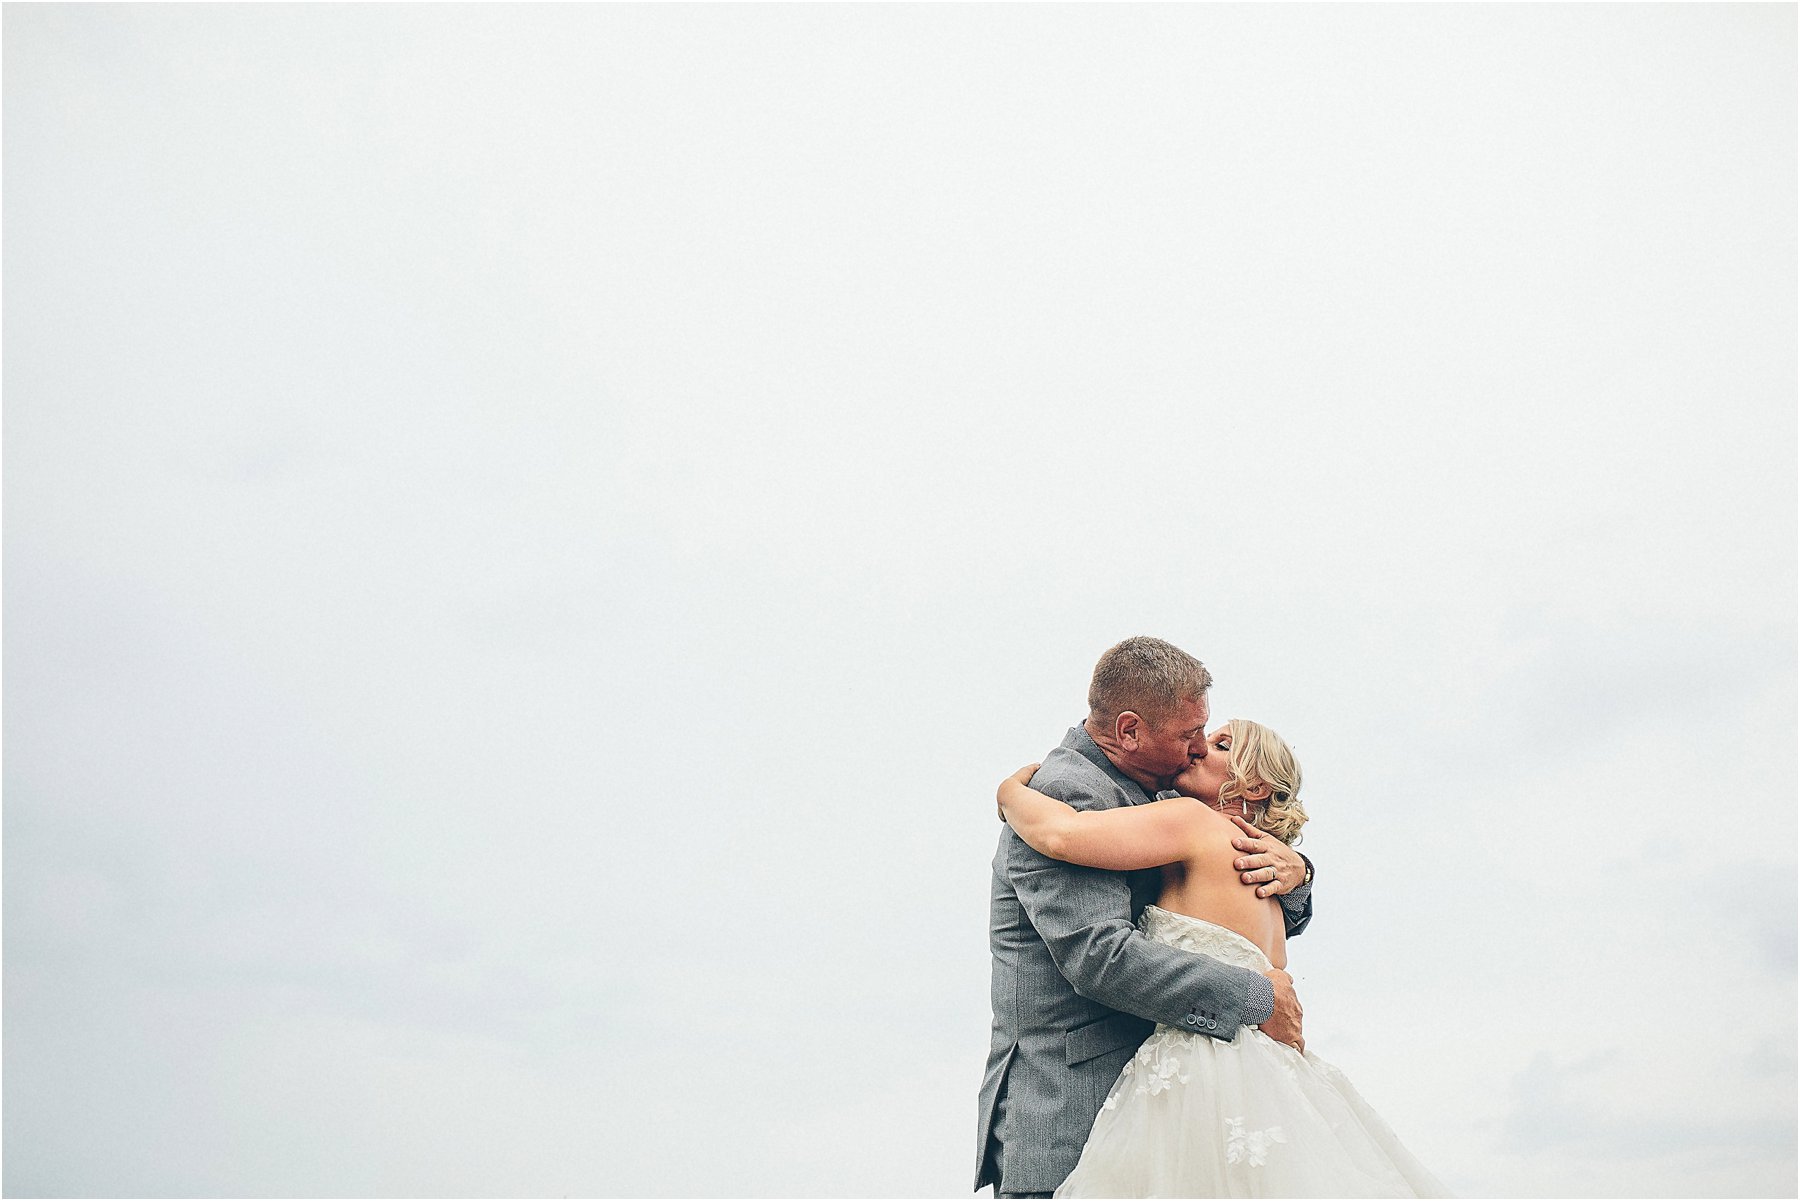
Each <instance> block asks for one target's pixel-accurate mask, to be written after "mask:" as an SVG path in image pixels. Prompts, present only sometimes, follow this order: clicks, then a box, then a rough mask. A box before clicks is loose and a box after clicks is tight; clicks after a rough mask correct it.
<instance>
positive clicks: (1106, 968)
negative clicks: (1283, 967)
mask: <svg viewBox="0 0 1800 1201" xmlns="http://www.w3.org/2000/svg"><path fill="white" fill-rule="evenodd" d="M1002 837H1004V838H1005V839H1006V842H1007V848H1008V849H1007V874H1008V875H1009V876H1010V877H1011V879H1012V883H1013V887H1014V889H1015V890H1016V891H1017V893H1018V897H1019V901H1020V903H1021V904H1022V905H1024V907H1025V912H1026V914H1027V916H1029V917H1030V919H1031V924H1032V925H1033V926H1034V927H1035V928H1036V929H1037V932H1038V935H1039V937H1041V938H1042V939H1043V940H1044V945H1045V946H1046V947H1047V948H1049V951H1050V956H1051V958H1052V959H1054V960H1055V961H1056V966H1057V969H1058V970H1059V971H1061V972H1062V974H1063V976H1064V977H1065V978H1066V979H1067V980H1068V981H1069V983H1070V985H1071V986H1073V987H1074V989H1075V991H1076V992H1078V993H1080V994H1081V995H1082V996H1084V997H1089V998H1091V999H1093V1000H1095V1001H1098V1002H1100V1003H1101V1004H1102V1005H1105V1006H1107V1007H1109V1008H1112V1009H1119V1010H1123V1011H1125V1012H1126V1013H1134V1014H1136V1015H1137V1016H1139V1017H1141V1018H1147V1019H1149V1020H1150V1021H1153V1022H1164V1023H1166V1024H1168V1025H1170V1026H1174V1027H1176V1028H1178V1029H1183V1030H1191V1031H1193V1032H1195V1033H1197V1034H1207V1035H1211V1036H1213V1037H1215V1038H1221V1039H1230V1038H1232V1037H1234V1036H1235V1035H1236V1034H1237V1031H1238V1027H1239V1026H1241V1025H1244V1024H1246V1023H1262V1022H1267V1021H1268V1020H1269V1018H1270V1016H1271V1015H1272V1014H1273V1012H1274V1008H1275V990H1274V986H1273V984H1271V983H1270V981H1269V979H1268V978H1267V977H1266V976H1264V975H1262V974H1261V973H1260V972H1253V971H1251V970H1249V969H1248V968H1240V967H1233V966H1231V965H1230V964H1226V963H1221V962H1219V961H1218V960H1216V959H1211V958H1208V957H1207V956H1204V955H1195V954H1193V953H1192V952H1189V951H1183V950H1179V949H1177V948H1175V947H1170V946H1165V945H1164V944H1162V943H1157V942H1152V941H1150V940H1149V939H1147V938H1145V937H1144V936H1143V935H1142V934H1140V933H1139V932H1138V930H1137V928H1136V926H1134V925H1133V924H1132V921H1131V888H1130V883H1129V879H1128V877H1127V876H1125V875H1124V874H1123V873H1120V872H1109V871H1102V870H1100V869H1098V868H1091V867H1077V866H1075V865H1074V864H1071V863H1061V862H1058V861H1057V860H1055V859H1049V858H1046V857H1045V856H1043V855H1040V854H1038V853H1037V852H1036V851H1034V850H1032V849H1031V848H1030V847H1029V846H1027V845H1025V843H1024V841H1023V840H1022V839H1020V838H1019V836H1018V835H1016V834H1014V833H1012V832H1011V831H1010V830H1008V831H1006V832H1005V834H1004V835H1003V836H1002Z"/></svg>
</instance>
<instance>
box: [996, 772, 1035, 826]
mask: <svg viewBox="0 0 1800 1201" xmlns="http://www.w3.org/2000/svg"><path fill="white" fill-rule="evenodd" d="M1042 766H1044V765H1043V764H1042V763H1027V764H1026V765H1025V766H1024V767H1021V768H1020V769H1019V770H1018V771H1016V772H1014V773H1013V774H1012V775H1010V776H1008V777H1006V779H1004V780H1002V781H1000V791H999V793H998V794H997V795H996V796H995V797H994V812H995V813H996V814H998V815H999V817H1000V820H1001V821H1005V820H1006V802H1005V801H1004V800H1003V799H1001V798H1003V797H1004V796H1005V795H1006V786H1007V785H1008V784H1009V783H1016V784H1018V785H1019V786H1020V787H1028V786H1029V785H1030V784H1031V777H1033V776H1035V775H1037V769H1038V768H1040V767H1042Z"/></svg>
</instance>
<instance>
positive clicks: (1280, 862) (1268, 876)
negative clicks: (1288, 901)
mask: <svg viewBox="0 0 1800 1201" xmlns="http://www.w3.org/2000/svg"><path fill="white" fill-rule="evenodd" d="M1231 820H1232V821H1234V822H1236V823H1237V824H1238V826H1239V827H1240V828H1241V829H1242V830H1243V831H1244V835H1245V836H1244V837H1242V838H1234V839H1232V840H1231V845H1232V846H1233V847H1234V848H1236V849H1237V850H1239V851H1247V852H1249V854H1246V855H1241V856H1239V857H1238V860H1237V862H1235V863H1233V864H1232V867H1234V868H1236V869H1237V872H1238V879H1240V880H1242V881H1243V882H1244V883H1245V884H1253V885H1255V886H1256V895H1257V896H1259V897H1278V896H1280V895H1281V894H1282V893H1284V892H1293V891H1294V890H1295V889H1296V888H1298V887H1300V885H1301V883H1302V882H1304V881H1305V879H1306V860H1305V859H1302V858H1301V857H1300V852H1299V851H1296V850H1295V849H1294V848H1293V847H1291V846H1289V845H1288V844H1287V843H1285V842H1283V841H1281V839H1279V838H1275V837H1273V836H1272V835H1268V834H1265V833H1263V832H1262V831H1261V830H1258V829H1257V828H1256V827H1255V826H1253V825H1251V824H1250V823H1249V822H1247V821H1245V820H1244V819H1243V818H1241V817H1233V818H1232V819H1231Z"/></svg>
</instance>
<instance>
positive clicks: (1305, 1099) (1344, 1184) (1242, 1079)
mask: <svg viewBox="0 0 1800 1201" xmlns="http://www.w3.org/2000/svg"><path fill="white" fill-rule="evenodd" d="M1056 1195H1057V1196H1058V1197H1447V1196H1449V1193H1447V1192H1446V1191H1445V1190H1444V1186H1443V1185H1442V1184H1440V1183H1439V1182H1438V1180H1437V1178H1436V1177H1434V1176H1433V1175H1432V1174H1431V1173H1430V1172H1428V1171H1427V1170H1426V1169H1425V1168H1424V1166H1423V1165H1421V1164H1420V1163H1419V1161H1418V1160H1416V1159H1414V1158H1413V1156H1412V1155H1411V1153H1410V1152H1408V1151H1407V1150H1406V1148H1405V1147H1402V1146H1401V1145H1400V1142H1399V1140H1398V1139H1396V1138H1395V1137H1394V1132H1393V1131H1392V1130H1390V1129H1388V1125H1387V1123H1386V1122H1384V1121H1382V1120H1381V1118H1380V1116H1379V1115H1377V1114H1376V1113H1375V1111H1374V1110H1372V1109H1370V1108H1369V1106H1368V1104H1367V1103H1366V1102H1365V1101H1364V1100H1363V1099H1362V1097H1361V1096H1359V1095H1358V1094H1357V1092H1356V1089H1354V1088H1353V1087H1351V1085H1350V1082H1349V1081H1348V1080H1346V1079H1345V1078H1344V1074H1343V1073H1342V1072H1340V1071H1339V1070H1338V1069H1337V1068H1335V1067H1332V1066H1331V1065H1330V1064H1328V1063H1326V1062H1325V1061H1324V1060H1322V1059H1320V1058H1319V1057H1318V1056H1316V1055H1311V1054H1307V1055H1302V1054H1301V1053H1300V1052H1298V1051H1296V1050H1294V1049H1293V1048H1292V1047H1288V1046H1284V1045H1283V1044H1281V1043H1278V1042H1276V1041H1275V1040H1274V1039H1272V1038H1270V1037H1268V1036H1267V1035H1265V1034H1263V1033H1261V1032H1260V1031H1256V1030H1251V1029H1248V1028H1246V1029H1243V1030H1240V1031H1238V1035H1237V1037H1236V1038H1235V1039H1233V1040H1232V1041H1231V1042H1221V1041H1219V1040H1217V1039H1212V1038H1208V1037H1206V1036H1205V1035H1202V1034H1189V1033H1187V1032H1186V1031H1183V1030H1177V1029H1174V1028H1172V1027H1169V1026H1158V1027H1157V1028H1156V1032H1155V1033H1154V1034H1152V1035H1151V1036H1150V1037H1149V1038H1148V1039H1146V1040H1145V1042H1144V1045H1143V1046H1142V1047H1140V1048H1139V1049H1138V1053H1137V1056H1136V1057H1135V1058H1134V1059H1132V1061H1131V1062H1130V1063H1127V1064H1126V1065H1125V1069H1124V1071H1123V1072H1121V1073H1120V1075H1119V1079H1118V1081H1117V1083H1115V1084H1114V1085H1113V1088H1112V1092H1111V1093H1110V1094H1109V1095H1108V1096H1107V1099H1106V1104H1105V1106H1104V1107H1103V1108H1102V1109H1101V1111H1100V1116H1099V1117H1098V1118H1097V1119H1096V1120H1095V1122H1094V1129H1093V1133H1091V1134H1090V1135H1089V1136H1088V1141H1087V1146H1086V1148H1085V1149H1084V1150H1083V1151H1082V1154H1081V1162H1080V1163H1079V1164H1078V1165H1077V1166H1076V1168H1075V1171H1074V1172H1073V1173H1071V1174H1070V1176H1069V1178H1068V1179H1067V1180H1066V1181H1064V1182H1063V1186H1062V1187H1061V1188H1059V1189H1057V1190H1056Z"/></svg>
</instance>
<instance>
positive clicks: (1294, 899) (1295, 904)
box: [1280, 880, 1312, 909]
mask: <svg viewBox="0 0 1800 1201" xmlns="http://www.w3.org/2000/svg"><path fill="white" fill-rule="evenodd" d="M1310 896H1312V881H1310V880H1309V881H1307V882H1306V883H1305V884H1296V885H1294V887H1293V888H1291V889H1289V890H1288V891H1287V892H1284V893H1282V894H1281V897H1280V900H1281V903H1282V905H1283V906H1284V907H1285V908H1288V909H1304V908H1306V898H1308V897H1310Z"/></svg>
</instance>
